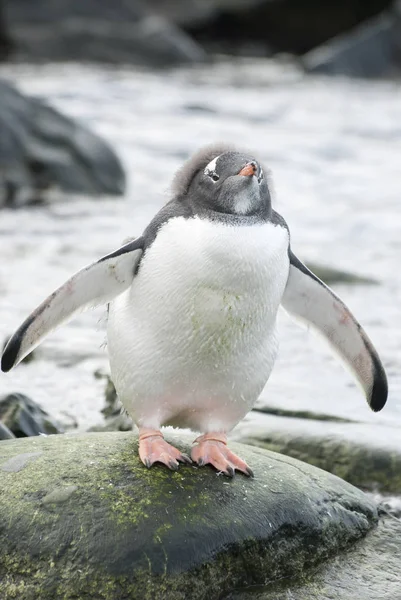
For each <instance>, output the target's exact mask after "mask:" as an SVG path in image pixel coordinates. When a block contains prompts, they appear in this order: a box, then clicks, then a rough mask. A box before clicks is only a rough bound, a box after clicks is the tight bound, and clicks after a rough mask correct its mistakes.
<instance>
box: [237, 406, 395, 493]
mask: <svg viewBox="0 0 401 600" xmlns="http://www.w3.org/2000/svg"><path fill="white" fill-rule="evenodd" d="M263 412H266V413H269V412H270V414H265V415H264V414H261V413H260V412H257V411H252V412H251V413H249V415H248V416H247V418H246V420H245V421H243V422H242V423H240V424H239V425H238V426H237V427H236V429H235V430H234V432H233V433H232V437H233V439H235V440H238V441H241V442H244V443H247V444H252V445H255V446H258V447H261V448H266V449H268V450H273V451H274V452H280V453H282V454H285V455H286V456H292V457H294V458H297V459H299V460H303V461H305V462H308V463H309V464H312V465H315V466H317V467H320V468H321V469H325V470H326V471H329V472H331V473H334V474H335V475H337V476H339V477H342V478H343V479H345V480H346V481H348V482H349V483H352V484H353V485H356V486H358V487H361V488H363V489H366V490H373V491H376V490H378V491H381V492H391V493H395V494H401V440H400V436H399V431H398V429H397V428H391V427H388V426H384V425H381V424H368V423H357V422H355V421H348V422H347V421H346V420H345V419H339V418H338V417H334V418H330V417H329V416H328V415H327V416H326V418H322V417H324V415H320V414H319V415H317V417H318V418H317V419H316V418H314V415H313V413H309V415H306V414H305V412H302V413H300V416H301V417H305V416H309V418H294V414H295V413H292V414H291V411H289V412H288V413H287V414H289V415H290V416H284V415H285V414H286V411H283V410H281V411H280V412H277V410H276V409H273V410H272V411H270V410H269V409H268V408H264V409H263ZM277 414H281V415H282V416H275V415H277Z"/></svg>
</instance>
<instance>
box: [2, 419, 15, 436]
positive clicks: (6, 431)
mask: <svg viewBox="0 0 401 600" xmlns="http://www.w3.org/2000/svg"><path fill="white" fill-rule="evenodd" d="M14 437H15V436H14V435H13V433H12V432H11V431H10V430H9V428H8V427H6V426H5V425H4V424H3V423H2V422H1V421H0V440H11V439H13V438H14Z"/></svg>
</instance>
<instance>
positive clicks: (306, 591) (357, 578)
mask: <svg viewBox="0 0 401 600" xmlns="http://www.w3.org/2000/svg"><path fill="white" fill-rule="evenodd" d="M400 561H401V520H397V519H394V518H388V517H385V516H382V517H381V519H380V522H379V526H378V527H377V529H375V530H373V531H372V532H371V533H369V534H368V536H367V537H366V538H365V539H364V540H363V542H362V543H359V544H357V545H356V546H355V548H353V549H352V550H351V551H350V552H347V553H344V554H343V555H341V556H338V557H336V558H335V560H333V561H328V562H327V563H326V564H324V565H322V566H321V567H319V568H318V569H317V570H316V571H314V572H310V573H308V574H307V575H306V577H305V578H304V581H302V582H299V583H295V584H292V583H290V582H286V581H284V582H283V583H282V584H281V585H280V584H279V585H278V586H274V585H273V586H269V587H265V588H261V587H259V588H254V589H253V591H248V592H247V591H241V592H238V593H234V594H228V595H227V596H226V597H225V600H288V598H291V600H323V599H324V600H350V599H351V598H352V600H354V599H355V600H395V598H399V596H400V589H401V573H400V567H399V565H400Z"/></svg>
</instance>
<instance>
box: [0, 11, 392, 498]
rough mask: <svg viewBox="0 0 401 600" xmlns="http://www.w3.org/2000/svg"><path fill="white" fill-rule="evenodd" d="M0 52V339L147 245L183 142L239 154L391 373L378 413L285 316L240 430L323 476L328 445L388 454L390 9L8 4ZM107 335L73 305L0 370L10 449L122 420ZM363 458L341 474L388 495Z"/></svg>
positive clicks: (298, 248)
mask: <svg viewBox="0 0 401 600" xmlns="http://www.w3.org/2000/svg"><path fill="white" fill-rule="evenodd" d="M0 55H1V60H2V62H1V63H0V250H1V261H0V340H1V341H5V340H6V338H7V336H9V335H10V334H11V333H12V332H13V331H14V330H15V328H16V327H17V326H18V325H19V324H20V323H21V322H22V320H23V319H24V318H25V317H26V316H27V315H28V314H29V313H30V312H31V310H32V309H33V308H34V307H35V306H36V305H37V304H38V303H39V302H40V301H42V300H43V298H44V297H45V296H47V295H48V294H49V293H50V292H52V291H53V290H54V289H55V288H56V287H57V286H58V285H60V284H61V283H63V282H64V281H65V279H67V278H68V277H69V276H70V275H71V274H73V273H74V272H75V271H77V270H78V269H80V268H81V267H82V266H84V265H85V264H87V263H90V262H91V261H93V260H95V259H97V258H98V257H100V256H102V255H104V254H106V253H108V252H110V251H112V250H113V249H115V248H116V247H118V246H119V245H121V243H122V242H123V240H124V239H126V238H127V237H130V236H133V235H137V234H140V233H141V231H142V230H143V228H144V226H145V225H146V224H147V223H148V221H149V220H150V219H151V217H152V216H153V215H154V214H155V212H156V211H157V210H158V209H159V208H160V207H161V206H162V205H163V203H164V202H165V201H166V200H167V199H168V189H169V182H170V181H171V179H172V177H173V175H174V172H175V170H176V169H177V168H178V167H179V166H180V165H181V163H182V162H183V161H184V160H185V159H186V158H187V157H188V156H189V155H190V154H191V153H192V152H193V151H195V150H196V149H197V148H198V147H200V146H201V145H203V144H206V143H210V142H214V141H226V142H232V143H234V144H236V145H237V146H239V147H244V148H247V149H250V150H251V151H252V152H253V153H254V154H255V155H256V156H257V157H258V158H260V160H261V161H262V163H264V164H265V165H266V166H268V167H270V168H271V169H272V171H273V178H274V182H275V189H276V195H275V200H274V202H275V208H276V210H278V212H280V213H281V214H282V215H283V216H284V217H285V219H286V220H287V222H288V224H289V226H290V229H291V233H292V245H293V249H294V251H295V252H296V253H297V254H298V255H299V256H300V258H302V259H303V260H304V261H306V262H307V263H308V264H309V265H310V266H311V268H313V269H314V270H315V271H316V272H317V274H319V276H321V277H322V278H323V279H325V280H326V281H327V282H328V283H329V284H330V285H331V286H332V287H333V288H334V289H335V291H336V292H337V293H338V294H339V295H340V296H341V297H342V298H343V299H344V301H345V302H346V303H347V304H348V305H349V306H350V308H351V309H352V311H353V312H354V313H355V315H356V316H357V318H358V319H359V320H360V322H361V323H362V324H363V325H364V327H365V328H366V330H367V331H368V333H369V335H370V337H371V338H372V340H373V342H374V343H375V345H376V347H377V349H378V351H379V354H380V355H381V357H382V359H383V362H384V364H385V367H386V369H387V373H388V377H389V382H390V398H389V401H388V404H387V406H386V407H385V408H384V410H383V411H382V412H381V413H379V414H373V413H371V412H370V410H369V408H368V406H367V405H366V403H365V400H364V398H363V395H362V394H361V392H360V390H359V389H357V387H356V385H355V384H354V382H353V380H352V379H351V376H350V375H349V374H347V373H346V372H345V371H344V370H343V369H342V367H341V366H340V365H339V363H338V362H337V360H336V359H335V358H334V357H333V356H332V355H331V354H330V351H329V350H328V349H327V347H326V346H325V345H323V344H321V343H320V342H319V341H318V340H316V338H315V337H313V335H310V333H309V332H308V331H305V330H301V329H299V328H298V327H297V326H296V325H294V324H292V323H291V322H290V321H289V320H288V318H287V317H286V315H284V314H283V315H281V316H280V336H281V351H280V355H279V359H278V361H277V364H276V368H275V370H274V372H273V375H272V377H271V380H270V381H269V384H268V385H267V387H266V389H265V391H264V393H263V394H262V396H261V398H260V400H259V403H258V407H257V408H258V410H257V411H254V412H253V413H251V414H250V415H249V416H248V417H247V419H246V420H245V421H244V422H243V423H241V424H240V425H239V426H238V428H237V430H236V432H234V435H235V436H236V437H237V439H243V440H246V441H250V442H251V443H258V444H264V445H267V446H268V447H274V448H275V449H279V450H282V451H284V452H287V453H290V454H293V455H295V456H300V457H302V458H304V459H306V460H310V461H311V462H315V464H319V465H320V466H323V467H325V468H328V469H329V470H332V471H334V472H338V469H339V466H338V448H339V447H341V448H344V447H345V446H347V448H349V456H351V454H352V452H351V450H352V448H354V450H355V452H359V453H360V454H358V456H359V459H360V460H361V461H362V462H364V464H366V456H368V455H369V456H370V454H369V453H372V452H376V450H377V451H378V452H379V451H380V452H383V451H384V450H383V449H386V448H387V449H388V450H389V452H390V451H391V452H392V453H394V452H398V453H399V454H398V456H399V457H400V456H401V446H400V440H399V438H400V435H399V429H400V425H401V375H400V371H401V272H400V267H399V265H400V257H401V235H400V233H401V210H400V194H401V176H400V157H401V86H400V72H401V5H400V3H397V2H396V3H394V2H392V1H390V0H339V1H336V2H334V1H331V2H329V1H326V2H322V1H318V0H243V1H240V0H147V1H146V2H145V1H143V2H140V1H137V0H125V1H124V2H115V3H114V2H111V0H85V2H82V0H35V2H32V0H8V1H7V0H0ZM104 325H105V311H104V309H103V310H97V311H94V312H89V313H85V314H83V315H81V316H79V317H78V318H76V319H75V320H74V321H73V322H71V323H70V324H69V325H67V326H65V327H63V328H62V329H60V330H59V331H57V332H55V333H54V334H53V335H52V336H51V337H49V338H48V339H46V341H45V342H44V343H43V344H42V346H41V347H40V348H38V349H37V350H36V351H35V353H34V355H33V360H31V361H29V362H28V361H27V362H24V363H23V364H22V365H21V366H20V367H18V369H16V370H15V372H14V371H13V372H11V373H10V374H8V375H4V374H2V375H1V376H0V397H2V398H3V400H2V401H0V419H1V420H2V422H3V426H4V431H3V436H4V437H7V435H9V434H10V435H11V433H10V431H11V432H13V434H14V435H32V434H37V433H38V432H39V431H43V430H44V429H43V428H44V427H45V426H46V427H48V430H47V431H48V432H50V431H53V430H59V431H62V430H68V429H76V430H79V431H83V430H87V429H89V428H90V427H94V426H99V427H104V426H106V427H108V428H111V429H112V428H115V429H118V428H124V427H127V426H128V425H129V424H127V423H126V422H125V421H124V420H123V419H121V418H120V416H119V411H118V406H117V403H116V400H115V397H114V395H113V389H112V386H111V385H110V382H109V381H108V379H107V376H108V361H107V352H106V349H105V344H104V339H105V333H104V331H105V327H104ZM105 387H107V394H106V395H107V401H108V407H107V410H106V416H107V419H106V421H104V415H102V414H101V412H100V411H101V410H102V409H104V406H105V401H106V399H105ZM12 393H18V394H17V395H16V396H10V394H12ZM10 398H11V399H10ZM39 407H41V408H39ZM42 409H43V410H44V411H46V412H47V413H49V415H50V417H47V416H46V415H44V414H43V412H41V410H42ZM35 419H36V424H35ZM40 419H42V421H41V423H42V424H41V425H37V423H38V422H40ZM56 421H57V422H56ZM46 423H47V425H46ZM6 427H7V428H8V430H6ZM7 431H8V433H7ZM4 432H5V433H4ZM0 439H1V438H0ZM361 448H362V450H361ZM375 449H376V450H375ZM352 451H353V450H352ZM361 453H362V454H361ZM389 456H390V454H389ZM359 459H358V460H359ZM341 460H342V465H344V460H345V461H347V460H348V463H349V465H351V458H349V459H348V458H347V459H344V458H342V459H341ZM399 460H400V461H401V458H399ZM319 461H320V462H319ZM325 461H326V462H325ZM336 461H337V462H336ZM390 462H391V461H390V458H389V459H388V465H390ZM394 464H395V463H394ZM397 464H398V463H397ZM355 465H359V463H355ZM355 465H354V467H355V468H354V471H352V473H351V470H352V469H351V466H350V467H349V470H348V471H346V473H345V476H346V478H348V479H349V480H352V482H353V483H357V484H359V485H363V486H364V487H368V488H370V489H373V490H374V489H380V490H384V491H389V492H397V493H401V482H400V481H398V483H397V484H396V483H394V480H393V479H392V475H391V474H390V473H389V471H388V470H387V471H386V469H385V470H384V471H385V472H384V475H382V476H379V474H378V470H376V471H374V472H373V471H372V472H371V473H370V475H364V477H365V479H364V480H362V481H360V480H359V479H358V477H360V469H359V467H358V466H355ZM399 465H401V462H400V463H399ZM393 466H394V465H393ZM386 468H387V467H386ZM388 468H389V469H390V466H388ZM392 468H393V467H392ZM394 468H395V467H394ZM381 470H382V471H383V468H382V467H381ZM358 473H359V474H358ZM338 474H342V476H344V472H343V471H341V473H338ZM380 477H381V479H380ZM379 479H380V481H379ZM386 482H387V483H386ZM397 486H398V487H397ZM399 488H400V489H399Z"/></svg>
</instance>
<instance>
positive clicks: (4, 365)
mask: <svg viewBox="0 0 401 600" xmlns="http://www.w3.org/2000/svg"><path fill="white" fill-rule="evenodd" d="M20 348H21V340H20V339H19V337H17V338H14V337H12V338H11V340H10V341H9V342H8V344H7V346H6V347H5V349H4V352H3V356H2V357H1V370H2V371H3V373H8V371H11V369H12V368H13V366H14V365H15V363H16V360H17V356H18V352H19V349H20Z"/></svg>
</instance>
